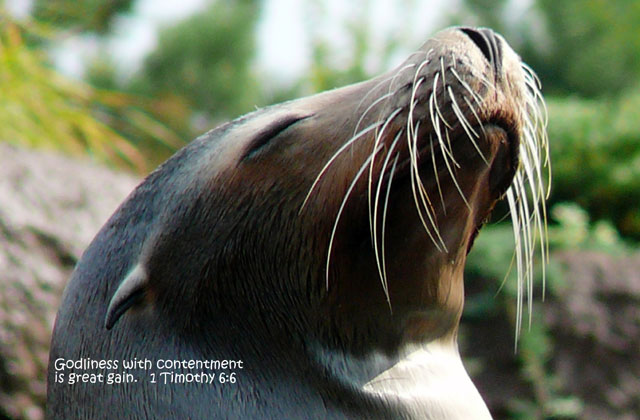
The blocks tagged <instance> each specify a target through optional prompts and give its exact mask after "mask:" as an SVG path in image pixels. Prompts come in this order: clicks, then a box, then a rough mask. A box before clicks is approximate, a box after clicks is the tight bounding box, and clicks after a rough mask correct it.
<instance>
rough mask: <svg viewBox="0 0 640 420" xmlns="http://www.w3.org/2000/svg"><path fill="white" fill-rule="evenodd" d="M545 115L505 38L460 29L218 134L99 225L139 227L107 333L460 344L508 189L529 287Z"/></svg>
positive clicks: (115, 290)
mask: <svg viewBox="0 0 640 420" xmlns="http://www.w3.org/2000/svg"><path fill="white" fill-rule="evenodd" d="M541 106H542V105H541V97H540V93H539V87H538V85H537V81H536V79H535V76H534V75H533V73H532V72H531V71H529V70H528V68H527V67H526V66H525V65H524V64H523V63H522V62H521V60H520V58H519V57H518V56H517V55H516V54H515V53H514V52H513V51H512V49H511V48H510V47H509V46H508V44H507V43H506V42H505V41H504V40H503V39H502V37H500V36H499V35H497V34H495V33H493V32H491V31H490V30H487V29H471V28H453V29H448V30H445V31H442V32H440V33H438V34H437V35H435V36H434V37H433V38H431V39H430V40H428V41H427V42H426V43H425V44H424V45H423V46H422V48H420V49H419V50H418V51H417V52H415V53H414V54H412V55H411V56H410V57H409V58H408V59H407V60H406V61H405V62H403V63H402V64H400V65H399V66H398V67H397V68H395V69H393V70H391V71H389V72H387V73H386V74H383V75H381V76H379V77H376V78H373V79H371V80H368V81H365V82H362V83H358V84H355V85H351V86H347V87H344V88H341V89H336V90H333V91H329V92H325V93H321V94H318V95H315V96H311V97H307V98H303V99H299V100H295V101H291V102H287V103H284V104H280V105H276V106H273V107H269V108H266V109H262V110H258V111H256V112H254V113H251V114H249V115H247V116H244V117H242V118H240V119H238V120H236V121H233V122H230V123H228V124H225V125H223V126H221V127H219V128H217V129H214V130H212V131H211V132H209V133H207V134H205V135H203V136H201V137H200V138H199V139H197V140H196V141H194V142H193V143H192V144H191V145H190V146H188V147H187V148H185V149H183V150H182V151H181V152H179V153H178V154H177V155H176V156H174V157H173V158H172V159H170V160H169V161H168V162H167V163H165V164H164V165H163V166H161V167H160V168H159V169H158V170H156V171H155V172H154V173H153V174H151V175H150V176H149V178H148V179H147V180H146V181H145V182H144V183H143V184H142V185H141V186H140V187H139V188H138V189H137V190H136V192H134V193H133V195H132V196H131V197H130V198H129V200H128V201H127V202H126V203H125V204H124V205H123V207H122V208H121V209H120V211H119V212H118V213H116V215H115V216H114V218H113V219H112V220H111V221H110V223H109V224H108V225H107V227H105V229H106V230H109V229H112V230H113V229H120V230H122V231H127V230H129V231H135V232H139V231H143V232H144V233H142V234H138V233H136V235H135V239H130V240H129V239H127V241H121V244H122V245H121V246H122V247H127V246H128V247H129V249H128V251H126V252H127V254H126V255H127V256H126V257H116V260H118V261H120V262H122V265H123V267H126V270H123V271H121V272H120V274H117V273H116V274H114V276H115V277H117V276H120V277H119V278H117V279H115V278H114V279H113V280H110V281H109V284H110V285H109V286H108V287H107V293H106V294H107V295H108V296H110V302H109V307H108V308H106V306H105V314H106V326H107V327H108V328H114V329H117V328H119V327H120V326H119V325H116V322H118V323H122V322H123V321H124V320H123V319H121V318H123V317H124V316H130V317H131V318H130V320H132V319H134V318H136V317H138V318H140V319H145V318H146V319H151V318H154V319H158V318H159V319H162V320H163V323H164V328H165V329H166V328H175V329H178V330H181V331H196V332H197V333H198V334H199V336H206V337H209V338H207V340H210V341H213V342H215V340H216V338H215V337H216V334H218V336H219V335H220V333H219V331H220V328H222V326H223V324H224V325H227V326H229V325H231V326H233V329H232V328H231V327H229V331H231V330H233V331H236V332H237V333H238V334H251V335H252V336H254V337H255V339H256V340H265V341H268V339H267V338H266V337H269V336H272V335H278V334H279V335H283V336H284V335H287V336H290V337H292V338H291V340H292V341H294V342H298V341H299V342H305V343H306V342H314V343H320V345H322V346H324V347H329V348H333V349H339V350H344V351H347V352H351V353H354V354H363V353H366V352H369V351H371V350H380V351H385V352H393V351H395V350H397V349H399V348H400V347H402V346H403V345H404V344H406V343H419V342H426V341H430V340H435V339H440V338H447V337H449V338H453V337H455V334H456V332H457V325H458V322H459V319H460V316H461V312H462V306H463V299H464V297H463V296H464V292H463V268H464V264H465V259H466V255H467V253H468V251H469V249H470V247H471V244H472V242H473V239H474V237H475V235H476V234H477V232H478V230H479V229H480V227H481V226H482V224H483V223H484V221H485V220H486V219H487V217H488V216H489V214H490V212H491V210H492V209H493V207H494V205H495V203H496V202H497V201H498V200H499V199H501V198H502V197H503V196H505V195H506V197H507V198H508V200H509V203H510V208H511V214H512V217H513V220H514V223H515V224H516V229H515V231H516V232H517V235H516V236H517V237H516V244H517V251H518V254H517V255H518V256H517V261H518V268H519V270H520V273H521V276H520V278H521V279H529V281H530V276H531V264H532V263H531V260H532V253H533V250H532V247H533V239H532V238H533V237H534V236H535V234H536V230H537V231H538V232H540V234H542V231H541V229H539V227H537V226H536V225H535V224H532V223H530V222H529V221H530V219H531V216H533V220H534V221H537V222H538V224H539V225H541V224H542V223H543V222H542V221H543V219H544V213H543V208H544V207H543V202H544V191H543V190H544V188H543V177H542V174H541V167H542V166H543V164H544V161H545V159H546V155H545V153H546V147H547V143H546V137H545V134H544V124H545V122H544V118H543V115H544V110H543V109H542V108H541ZM527 190H530V191H529V193H527ZM527 195H529V196H530V197H529V199H531V198H532V199H533V200H532V202H531V200H530V201H528V200H527ZM141 226H143V228H141ZM129 236H130V237H132V238H133V236H131V235H129ZM112 252H113V253H115V254H117V253H118V252H120V251H119V250H118V249H114V250H113V251H112ZM122 252H125V251H122ZM123 255H124V254H123ZM123 279H124V280H123ZM520 306H521V305H520ZM520 306H519V307H520ZM129 312H130V313H131V314H129ZM123 314H124V315H123ZM158 315H161V316H158ZM119 319H120V320H119ZM214 325H215V328H213V326H214ZM212 328H213V329H214V330H216V332H213V330H212V331H209V330H210V329H212ZM243 331H244V332H243Z"/></svg>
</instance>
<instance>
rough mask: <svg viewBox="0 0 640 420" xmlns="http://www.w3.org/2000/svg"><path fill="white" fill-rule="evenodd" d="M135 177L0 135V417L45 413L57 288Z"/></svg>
mask: <svg viewBox="0 0 640 420" xmlns="http://www.w3.org/2000/svg"><path fill="white" fill-rule="evenodd" d="M137 182H138V181H137V180H136V179H135V178H133V177H131V176H128V175H124V174H121V173H116V172H113V171H111V170H108V169H106V168H103V167H98V166H96V165H94V164H92V163H90V162H85V161H79V160H73V159H70V158H67V157H63V156H59V155H56V154H54V153H47V152H41V151H28V150H23V149H19V148H16V147H12V146H9V145H7V144H3V143H0V418H11V419H30V420H31V419H33V420H37V419H41V418H43V417H44V414H43V407H44V401H45V377H46V368H47V363H48V348H49V340H50V335H51V329H52V328H53V322H54V320H55V314H56V311H57V307H58V302H59V299H60V295H61V293H62V290H63V288H64V285H65V283H66V281H67V279H68V278H69V275H70V274H71V271H72V270H73V267H74V265H75V263H76V261H77V260H78V259H79V258H80V255H81V253H82V251H83V250H84V248H85V247H86V246H87V245H88V244H89V242H90V241H91V239H92V238H93V236H94V235H95V234H96V233H97V231H98V229H99V228H100V226H101V225H102V224H103V223H104V222H105V221H106V220H107V218H108V217H109V216H110V215H111V213H113V211H114V210H115V209H116V207H117V206H118V204H119V203H120V202H121V201H122V200H123V199H124V198H125V197H126V195H127V194H128V193H129V192H130V191H131V190H132V189H133V188H134V187H135V185H136V183H137Z"/></svg>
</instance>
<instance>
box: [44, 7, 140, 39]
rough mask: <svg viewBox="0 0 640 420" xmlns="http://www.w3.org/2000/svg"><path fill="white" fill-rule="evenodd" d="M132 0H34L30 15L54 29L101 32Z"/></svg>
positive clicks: (106, 29) (108, 27)
mask: <svg viewBox="0 0 640 420" xmlns="http://www.w3.org/2000/svg"><path fill="white" fill-rule="evenodd" d="M132 4H133V0H108V1H105V0H35V1H34V2H33V9H32V11H31V14H32V16H33V17H34V18H35V19H37V20H39V21H43V22H50V23H53V24H55V25H56V27H58V28H64V29H67V30H72V31H82V32H97V33H99V34H105V33H107V32H108V31H109V30H110V29H111V24H112V23H113V20H114V18H115V17H116V16H117V15H118V14H122V13H125V12H127V11H129V10H130V9H131V6H132Z"/></svg>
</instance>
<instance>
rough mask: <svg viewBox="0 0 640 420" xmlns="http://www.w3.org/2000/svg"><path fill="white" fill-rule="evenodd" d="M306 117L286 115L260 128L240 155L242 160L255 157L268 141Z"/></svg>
mask: <svg viewBox="0 0 640 420" xmlns="http://www.w3.org/2000/svg"><path fill="white" fill-rule="evenodd" d="M305 118H308V117H307V116H300V115H286V116H284V117H282V118H280V119H278V120H276V121H273V122H272V123H271V124H269V125H267V126H266V127H264V128H263V129H262V130H260V131H259V132H258V133H257V134H256V135H255V137H254V138H253V139H252V140H251V142H250V143H249V145H248V146H247V149H246V151H245V153H244V156H243V157H242V160H246V159H251V158H253V157H255V156H256V155H257V154H258V153H259V152H260V151H262V150H263V149H264V148H265V147H266V146H267V145H268V144H269V142H270V141H271V140H272V139H274V138H275V137H276V136H277V135H278V134H280V133H281V132H283V131H284V130H286V129H287V128H289V127H291V126H292V125H293V124H295V123H297V122H298V121H300V120H304V119H305Z"/></svg>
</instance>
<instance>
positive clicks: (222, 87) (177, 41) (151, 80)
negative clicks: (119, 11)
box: [127, 0, 264, 134]
mask: <svg viewBox="0 0 640 420" xmlns="http://www.w3.org/2000/svg"><path fill="white" fill-rule="evenodd" d="M259 3H260V2H258V1H253V0H242V1H228V0H218V1H214V2H212V3H211V5H210V6H208V7H207V9H206V10H205V11H203V12H201V13H198V14H196V15H194V16H192V17H189V18H187V19H185V20H184V21H182V22H179V23H177V24H176V25H175V26H172V27H168V28H165V29H163V30H162V31H161V32H160V39H159V42H158V47H157V48H156V50H155V51H153V52H152V53H151V54H150V55H149V56H148V57H147V58H146V59H145V62H144V65H143V68H142V70H141V71H140V72H138V74H137V75H136V77H135V78H134V80H133V81H132V82H131V84H130V85H129V86H128V87H127V89H128V90H130V91H132V92H136V93H139V94H143V95H146V96H149V97H156V98H163V100H165V101H169V102H171V101H177V102H179V101H184V102H185V103H186V106H187V107H188V108H189V109H192V110H194V112H195V114H192V115H186V116H185V115H182V114H181V113H180V114H178V115H177V117H178V118H180V119H181V120H182V121H184V119H185V117H186V120H187V121H190V119H192V118H196V117H197V118H200V119H203V120H204V121H202V122H200V123H199V124H197V126H198V127H197V128H198V129H199V130H200V131H203V130H204V129H205V128H210V127H211V126H213V125H216V124H217V123H220V122H221V121H224V120H226V119H228V118H229V117H230V116H237V115H240V114H242V113H245V112H248V111H250V110H251V109H252V108H254V107H255V106H257V105H263V104H264V103H263V102H264V101H263V100H262V99H261V90H260V88H259V85H258V81H257V78H256V75H255V74H254V72H253V68H252V64H253V59H254V57H255V55H256V39H255V27H256V23H257V19H258V17H259V12H260V8H259ZM164 117H165V118H166V119H168V120H170V121H169V123H170V124H171V125H172V126H174V127H181V124H182V122H181V121H176V120H174V119H172V115H171V113H170V112H167V113H165V114H164ZM196 123H197V121H196ZM181 128H183V129H186V128H187V127H185V126H182V127H181ZM190 134H193V133H190Z"/></svg>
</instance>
